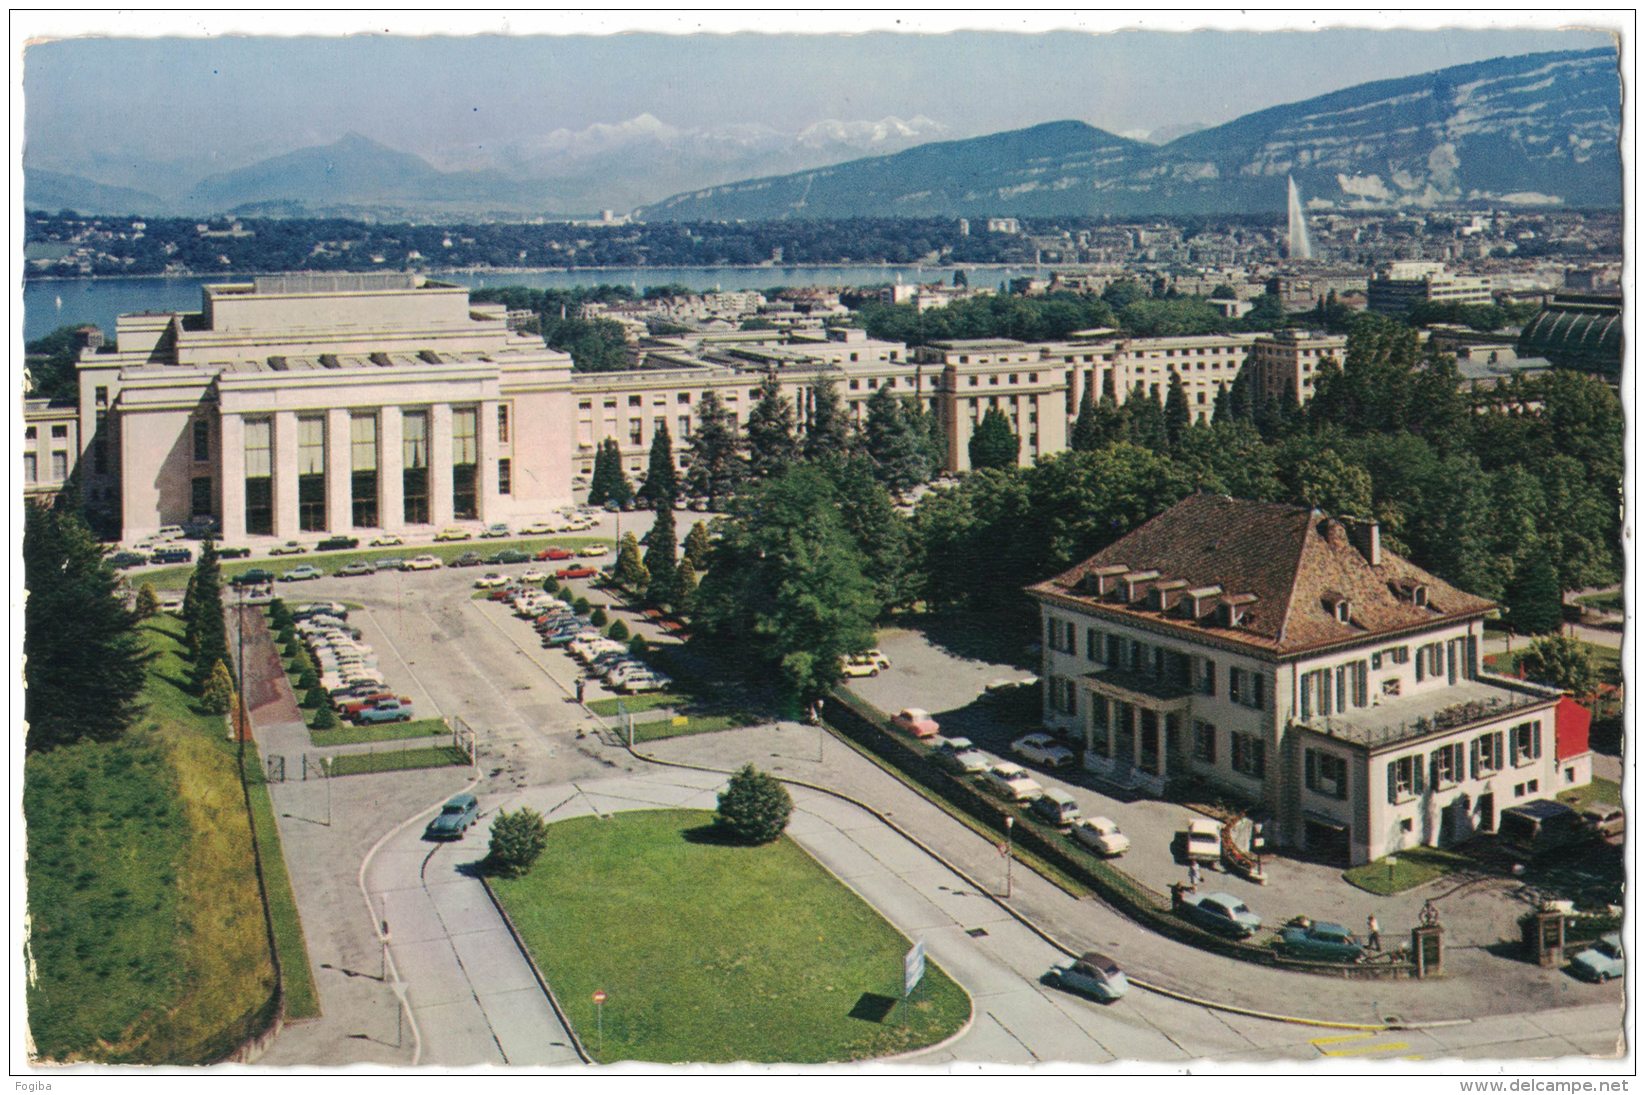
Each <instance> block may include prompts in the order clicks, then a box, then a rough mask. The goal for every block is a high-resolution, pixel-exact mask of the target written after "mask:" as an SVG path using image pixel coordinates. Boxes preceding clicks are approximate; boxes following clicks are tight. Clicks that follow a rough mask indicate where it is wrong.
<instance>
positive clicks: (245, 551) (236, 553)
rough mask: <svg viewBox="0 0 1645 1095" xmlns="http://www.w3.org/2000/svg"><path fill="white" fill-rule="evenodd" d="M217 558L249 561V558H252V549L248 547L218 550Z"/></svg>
mask: <svg viewBox="0 0 1645 1095" xmlns="http://www.w3.org/2000/svg"><path fill="white" fill-rule="evenodd" d="M217 558H219V559H249V558H251V549H250V548H248V547H237V548H218V549H217Z"/></svg>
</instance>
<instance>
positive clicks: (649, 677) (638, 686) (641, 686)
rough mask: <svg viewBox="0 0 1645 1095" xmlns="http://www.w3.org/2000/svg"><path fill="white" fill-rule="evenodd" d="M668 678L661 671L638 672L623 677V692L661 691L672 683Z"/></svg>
mask: <svg viewBox="0 0 1645 1095" xmlns="http://www.w3.org/2000/svg"><path fill="white" fill-rule="evenodd" d="M673 683H674V682H673V681H671V680H670V679H669V678H667V677H665V676H663V675H662V674H661V673H638V674H635V675H634V676H632V677H625V678H623V691H624V692H661V691H662V690H663V689H665V688H667V687H668V686H669V685H671V684H673Z"/></svg>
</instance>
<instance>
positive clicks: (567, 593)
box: [560, 586, 577, 605]
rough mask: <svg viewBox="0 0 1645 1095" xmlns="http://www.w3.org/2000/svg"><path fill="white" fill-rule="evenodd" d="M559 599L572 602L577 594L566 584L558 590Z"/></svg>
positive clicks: (567, 602)
mask: <svg viewBox="0 0 1645 1095" xmlns="http://www.w3.org/2000/svg"><path fill="white" fill-rule="evenodd" d="M560 600H562V601H564V602H565V603H566V604H568V605H569V604H574V603H575V602H576V600H577V594H576V593H575V592H574V591H573V590H572V588H571V587H570V586H566V587H565V588H564V589H562V590H560Z"/></svg>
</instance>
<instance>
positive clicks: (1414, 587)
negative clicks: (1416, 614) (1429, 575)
mask: <svg viewBox="0 0 1645 1095" xmlns="http://www.w3.org/2000/svg"><path fill="white" fill-rule="evenodd" d="M1394 592H1395V594H1397V595H1398V597H1399V599H1400V600H1402V601H1405V602H1406V603H1408V604H1413V605H1415V606H1416V607H1418V608H1427V607H1428V587H1427V586H1426V585H1424V584H1423V583H1421V582H1419V581H1417V580H1416V579H1414V578H1401V579H1399V580H1398V581H1397V582H1395V583H1394Z"/></svg>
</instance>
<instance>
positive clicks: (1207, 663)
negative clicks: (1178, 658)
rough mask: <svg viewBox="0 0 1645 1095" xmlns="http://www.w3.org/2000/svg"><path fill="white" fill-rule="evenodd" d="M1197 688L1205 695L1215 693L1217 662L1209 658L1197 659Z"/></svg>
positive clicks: (1213, 694)
mask: <svg viewBox="0 0 1645 1095" xmlns="http://www.w3.org/2000/svg"><path fill="white" fill-rule="evenodd" d="M1199 690H1200V694H1201V695H1205V696H1215V695H1216V694H1217V663H1216V662H1214V661H1212V660H1211V659H1210V658H1201V659H1199Z"/></svg>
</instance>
